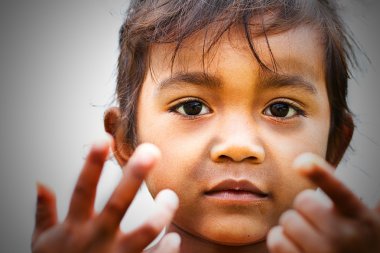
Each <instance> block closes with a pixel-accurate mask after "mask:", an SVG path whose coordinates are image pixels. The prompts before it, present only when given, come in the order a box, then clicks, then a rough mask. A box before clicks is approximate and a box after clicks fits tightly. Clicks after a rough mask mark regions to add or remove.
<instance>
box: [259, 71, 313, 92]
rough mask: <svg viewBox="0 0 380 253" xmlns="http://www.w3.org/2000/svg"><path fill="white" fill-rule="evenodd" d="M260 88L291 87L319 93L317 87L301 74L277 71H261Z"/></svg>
mask: <svg viewBox="0 0 380 253" xmlns="http://www.w3.org/2000/svg"><path fill="white" fill-rule="evenodd" d="M258 86H259V89H262V90H266V89H279V88H290V89H295V90H304V91H306V92H308V93H310V94H312V95H316V94H317V89H316V88H315V85H314V84H313V83H312V82H309V81H307V80H306V79H305V78H303V77H302V76H299V75H288V74H280V73H276V72H270V73H268V72H266V71H265V73H263V72H261V71H260V78H259V82H258Z"/></svg>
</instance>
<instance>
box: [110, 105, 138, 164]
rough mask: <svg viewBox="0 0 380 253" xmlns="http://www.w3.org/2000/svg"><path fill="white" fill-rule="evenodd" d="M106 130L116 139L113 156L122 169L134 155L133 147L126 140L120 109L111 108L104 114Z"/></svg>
mask: <svg viewBox="0 0 380 253" xmlns="http://www.w3.org/2000/svg"><path fill="white" fill-rule="evenodd" d="M104 128H105V130H106V132H107V133H109V134H110V135H112V137H113V138H114V144H113V146H112V151H113V154H114V156H115V158H116V160H117V162H118V163H119V165H120V166H121V167H123V166H124V165H125V164H126V163H127V162H128V160H129V158H130V157H131V155H132V153H133V147H132V146H131V144H130V143H129V142H128V140H126V134H125V129H124V127H123V124H122V120H121V113H120V109H119V108H118V107H111V108H109V109H107V110H106V112H105V113H104Z"/></svg>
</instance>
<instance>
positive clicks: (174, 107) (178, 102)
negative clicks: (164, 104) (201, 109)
mask: <svg viewBox="0 0 380 253" xmlns="http://www.w3.org/2000/svg"><path fill="white" fill-rule="evenodd" d="M194 101H195V102H199V103H202V104H203V106H205V107H207V109H208V111H209V112H208V113H205V114H209V113H211V112H212V109H211V107H210V106H209V105H208V104H207V103H206V102H205V101H204V100H203V99H200V98H196V97H185V98H181V99H177V100H175V101H174V102H172V103H171V104H172V105H170V106H169V112H172V113H175V114H177V115H180V116H181V117H185V118H190V119H193V118H198V117H201V116H203V115H205V114H199V115H184V114H182V113H179V112H178V108H180V107H181V106H183V105H184V104H186V103H189V102H194Z"/></svg>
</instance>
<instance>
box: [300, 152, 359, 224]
mask: <svg viewBox="0 0 380 253" xmlns="http://www.w3.org/2000/svg"><path fill="white" fill-rule="evenodd" d="M293 167H294V168H295V169H296V170H298V171H299V172H300V173H301V174H302V175H304V176H306V177H307V178H309V179H310V180H311V181H312V182H313V183H314V184H316V185H317V186H319V187H320V188H321V189H322V190H323V191H324V192H325V193H326V194H327V195H328V196H329V197H330V198H331V200H332V201H333V202H334V204H335V207H336V208H337V209H338V210H339V211H340V212H342V213H343V214H346V215H348V216H353V217H356V216H358V215H359V214H360V213H361V212H362V211H363V209H364V208H365V206H364V204H363V203H362V202H361V201H360V200H359V199H358V198H357V197H356V196H355V194H354V193H352V191H351V190H350V189H348V188H347V187H346V186H345V185H344V184H343V183H342V182H341V181H340V180H338V179H337V178H336V177H335V176H334V174H333V171H334V169H333V168H332V167H331V165H329V164H328V163H327V162H326V161H325V160H323V159H322V158H320V157H318V156H316V155H313V154H310V153H307V154H302V155H301V156H299V157H298V158H297V159H296V160H295V162H294V164H293Z"/></svg>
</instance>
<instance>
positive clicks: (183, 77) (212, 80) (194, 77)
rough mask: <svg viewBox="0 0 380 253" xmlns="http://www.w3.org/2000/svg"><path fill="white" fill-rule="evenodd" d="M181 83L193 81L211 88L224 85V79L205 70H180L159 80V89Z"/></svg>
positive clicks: (192, 82)
mask: <svg viewBox="0 0 380 253" xmlns="http://www.w3.org/2000/svg"><path fill="white" fill-rule="evenodd" d="M181 83H191V84H195V85H202V86H205V87H209V88H219V87H221V86H222V81H221V80H220V79H219V78H218V77H216V76H214V75H210V74H207V73H205V72H183V73H182V72H179V73H174V74H173V75H171V76H170V77H169V78H166V79H164V80H163V81H161V82H159V84H158V85H159V89H160V90H161V89H166V88H168V87H171V86H173V85H174V86H177V85H179V86H180V85H181Z"/></svg>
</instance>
